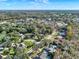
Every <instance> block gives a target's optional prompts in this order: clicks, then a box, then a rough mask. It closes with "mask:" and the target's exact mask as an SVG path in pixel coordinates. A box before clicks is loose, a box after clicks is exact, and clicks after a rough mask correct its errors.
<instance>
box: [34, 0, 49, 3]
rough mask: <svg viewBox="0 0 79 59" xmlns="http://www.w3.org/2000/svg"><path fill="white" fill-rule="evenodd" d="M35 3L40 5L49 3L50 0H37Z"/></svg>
mask: <svg viewBox="0 0 79 59" xmlns="http://www.w3.org/2000/svg"><path fill="white" fill-rule="evenodd" d="M35 2H38V3H48V0H35Z"/></svg>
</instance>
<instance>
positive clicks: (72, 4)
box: [0, 0, 79, 10]
mask: <svg viewBox="0 0 79 59" xmlns="http://www.w3.org/2000/svg"><path fill="white" fill-rule="evenodd" d="M0 10H79V0H0Z"/></svg>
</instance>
